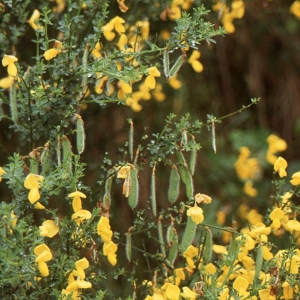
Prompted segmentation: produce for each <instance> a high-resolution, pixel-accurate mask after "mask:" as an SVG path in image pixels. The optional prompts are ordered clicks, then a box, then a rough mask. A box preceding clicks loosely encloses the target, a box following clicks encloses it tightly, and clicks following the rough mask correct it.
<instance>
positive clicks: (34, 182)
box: [24, 173, 44, 204]
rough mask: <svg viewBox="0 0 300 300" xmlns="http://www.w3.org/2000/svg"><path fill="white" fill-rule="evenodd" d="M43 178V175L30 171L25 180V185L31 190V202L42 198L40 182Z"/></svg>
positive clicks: (29, 195)
mask: <svg viewBox="0 0 300 300" xmlns="http://www.w3.org/2000/svg"><path fill="white" fill-rule="evenodd" d="M43 180H44V177H43V176H41V175H36V174H32V173H30V174H29V175H28V176H27V177H26V179H25V181H24V187H25V188H26V189H28V190H30V191H29V194H28V200H29V201H30V203H31V204H34V203H35V202H37V201H38V200H39V199H40V198H41V196H40V192H39V187H40V182H41V181H43Z"/></svg>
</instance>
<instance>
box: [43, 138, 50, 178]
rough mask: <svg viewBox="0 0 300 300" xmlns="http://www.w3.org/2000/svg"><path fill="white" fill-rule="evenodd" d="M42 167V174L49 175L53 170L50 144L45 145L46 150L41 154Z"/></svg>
mask: <svg viewBox="0 0 300 300" xmlns="http://www.w3.org/2000/svg"><path fill="white" fill-rule="evenodd" d="M41 165H42V173H43V174H47V173H49V171H50V168H51V157H50V150H49V142H48V143H46V144H45V146H44V150H43V152H42V154H41Z"/></svg>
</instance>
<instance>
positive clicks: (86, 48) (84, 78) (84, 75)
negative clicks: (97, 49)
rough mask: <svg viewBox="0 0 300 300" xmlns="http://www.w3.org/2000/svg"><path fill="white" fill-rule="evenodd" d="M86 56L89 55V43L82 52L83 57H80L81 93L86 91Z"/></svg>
mask: <svg viewBox="0 0 300 300" xmlns="http://www.w3.org/2000/svg"><path fill="white" fill-rule="evenodd" d="M88 57H89V45H88V44H86V46H85V49H84V52H83V57H82V90H83V95H84V94H85V93H86V91H87V78H88V73H87V65H88Z"/></svg>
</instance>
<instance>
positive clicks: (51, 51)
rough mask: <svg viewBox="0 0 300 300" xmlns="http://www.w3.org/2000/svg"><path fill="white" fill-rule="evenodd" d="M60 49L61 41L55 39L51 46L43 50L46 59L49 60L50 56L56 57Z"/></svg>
mask: <svg viewBox="0 0 300 300" xmlns="http://www.w3.org/2000/svg"><path fill="white" fill-rule="evenodd" d="M61 49H62V42H60V41H55V42H54V45H53V48H51V49H49V50H47V51H45V53H44V57H45V59H46V60H51V59H52V58H54V57H56V56H57V54H59V53H61Z"/></svg>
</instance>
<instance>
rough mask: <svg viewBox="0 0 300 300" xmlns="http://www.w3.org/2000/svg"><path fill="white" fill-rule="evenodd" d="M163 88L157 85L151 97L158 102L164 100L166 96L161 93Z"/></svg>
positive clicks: (159, 84)
mask: <svg viewBox="0 0 300 300" xmlns="http://www.w3.org/2000/svg"><path fill="white" fill-rule="evenodd" d="M162 89H163V86H162V84H161V83H157V84H156V87H155V89H154V90H153V96H154V98H155V99H156V101H158V102H162V101H164V100H165V99H166V95H165V94H164V93H163V92H162Z"/></svg>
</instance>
